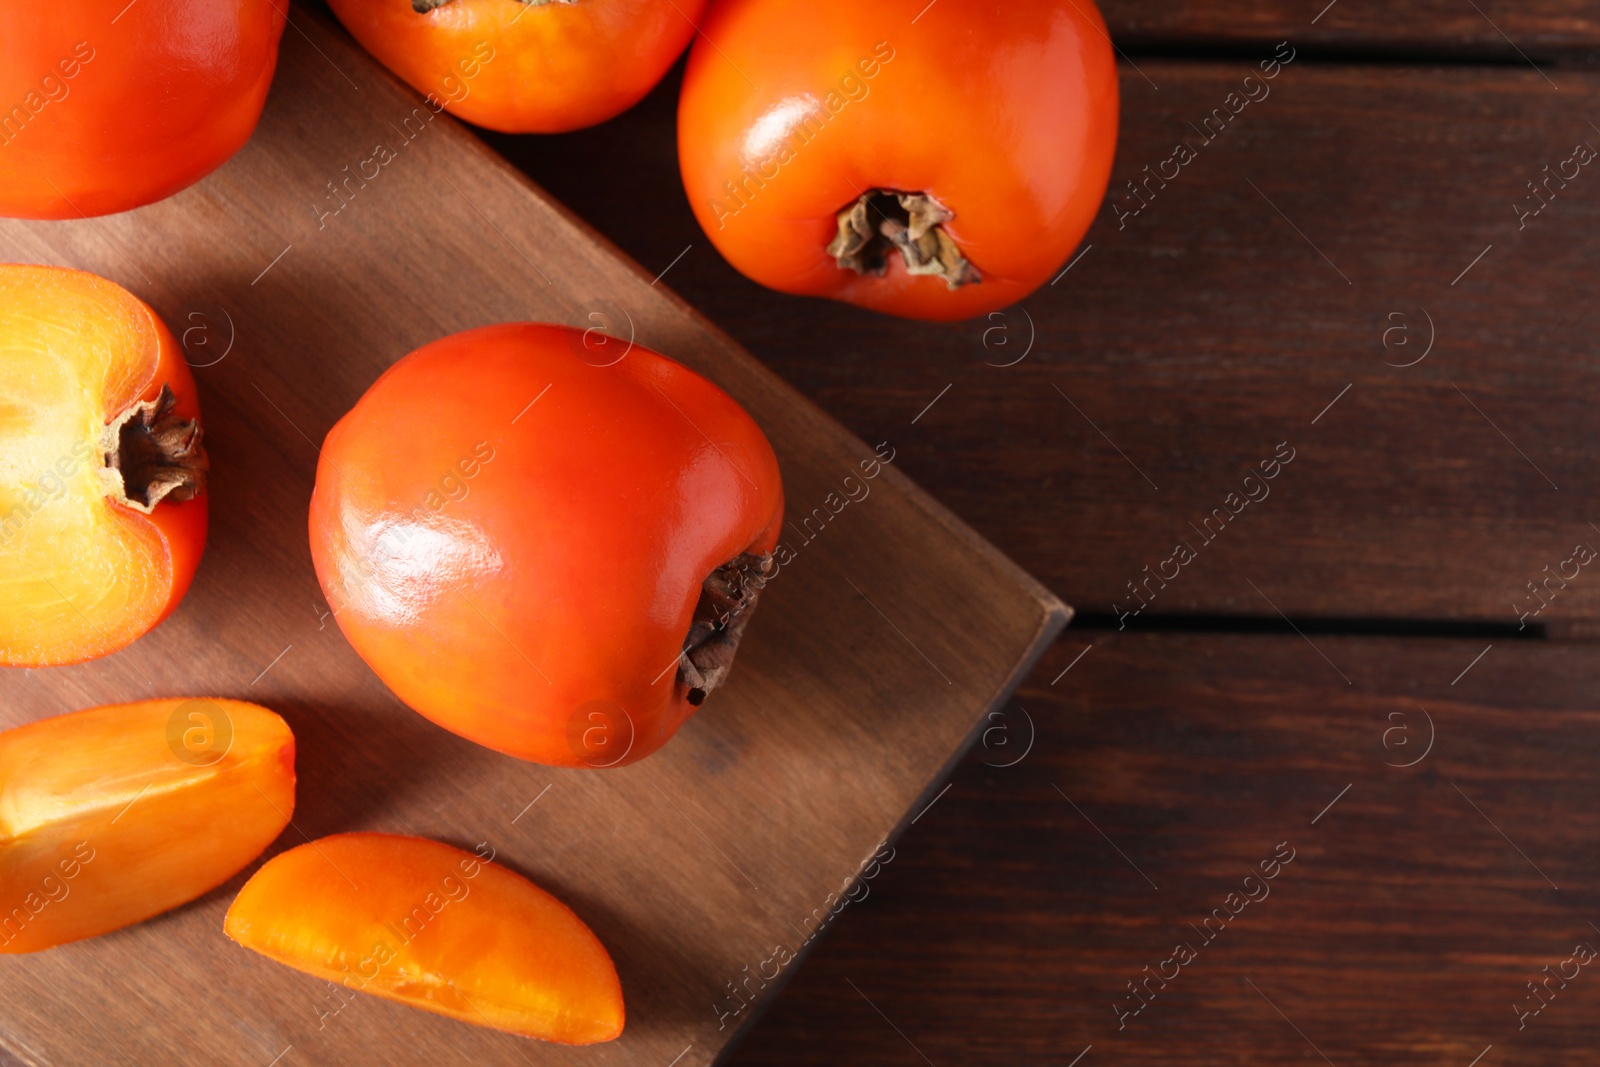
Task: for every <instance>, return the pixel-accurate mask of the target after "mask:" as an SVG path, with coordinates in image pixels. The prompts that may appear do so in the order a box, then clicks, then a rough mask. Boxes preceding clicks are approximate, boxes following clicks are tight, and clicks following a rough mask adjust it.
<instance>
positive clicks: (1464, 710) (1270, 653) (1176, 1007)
mask: <svg viewBox="0 0 1600 1067" xmlns="http://www.w3.org/2000/svg"><path fill="white" fill-rule="evenodd" d="M1317 646H1318V648H1320V650H1321V652H1322V653H1325V654H1326V655H1327V657H1328V659H1329V660H1331V661H1332V663H1333V664H1337V669H1338V670H1339V671H1342V672H1343V673H1344V674H1345V675H1347V676H1348V677H1349V679H1350V681H1351V684H1349V685H1346V684H1345V682H1344V680H1343V679H1342V678H1341V677H1340V675H1339V674H1338V673H1336V672H1335V669H1334V668H1333V667H1332V666H1330V664H1329V662H1327V661H1325V660H1324V659H1323V658H1322V657H1321V655H1319V653H1318V651H1317V650H1316V649H1313V648H1311V647H1308V646H1307V644H1306V642H1304V641H1302V640H1301V639H1300V638H1298V637H1295V636H1293V635H1290V636H1287V637H1262V636H1255V637H1225V636H1177V635H1148V634H1144V635H1136V634H1131V633H1129V634H1120V635H1099V636H1098V637H1097V639H1096V641H1095V644H1094V647H1093V649H1092V651H1090V652H1089V653H1087V654H1086V655H1084V657H1083V658H1082V659H1081V660H1079V661H1078V662H1077V664H1076V666H1073V667H1072V669H1071V671H1070V672H1069V673H1067V674H1066V675H1065V676H1064V677H1061V678H1060V680H1059V681H1057V682H1055V684H1054V685H1052V684H1051V680H1052V679H1055V678H1057V677H1058V673H1059V672H1060V671H1061V670H1062V669H1063V668H1065V667H1067V666H1068V665H1069V664H1071V663H1072V662H1073V660H1074V658H1075V657H1076V656H1078V655H1079V653H1080V651H1081V649H1082V648H1083V647H1085V642H1084V641H1082V640H1075V639H1073V637H1072V635H1071V634H1070V632H1069V634H1068V636H1067V637H1066V638H1065V639H1064V640H1063V641H1062V642H1061V643H1060V644H1059V645H1058V646H1057V647H1056V648H1055V649H1054V650H1053V651H1052V652H1051V654H1050V655H1049V656H1047V657H1046V661H1045V662H1044V663H1043V664H1041V666H1040V669H1039V670H1038V671H1036V672H1035V674H1034V675H1033V678H1032V680H1031V682H1030V684H1029V685H1027V686H1025V687H1024V688H1023V690H1022V691H1021V692H1019V694H1018V697H1017V700H1016V702H1015V703H1014V704H1012V705H1011V706H1010V707H1009V708H1008V709H1007V713H1006V714H1005V715H1004V716H1002V717H1000V718H997V719H995V720H994V723H993V727H994V729H993V731H992V732H991V734H990V737H989V739H988V740H989V742H990V743H989V744H988V745H987V746H986V747H984V748H979V749H975V750H974V751H973V753H972V754H971V755H970V757H969V758H968V760H967V761H966V763H965V764H963V766H962V768H961V770H960V771H959V772H958V773H957V774H956V775H955V777H954V786H953V788H952V789H951V790H950V792H949V793H947V794H946V795H945V796H944V797H943V798H942V799H940V800H939V802H938V803H937V804H936V805H935V806H934V807H933V808H932V809H931V810H929V811H928V812H927V813H926V814H924V815H923V816H922V817H921V818H920V819H919V820H918V822H917V823H916V825H915V826H913V827H911V828H910V830H909V832H908V833H907V834H906V836H905V837H904V838H903V839H902V840H901V841H900V842H899V843H898V845H897V851H896V854H895V856H894V858H893V860H892V861H891V862H890V863H888V864H887V865H885V866H884V868H883V871H882V873H881V874H880V875H879V876H878V877H877V878H876V879H874V880H873V881H871V882H870V883H869V884H870V886H871V892H870V894H869V895H868V896H867V897H866V898H865V899H863V900H860V901H859V902H858V903H855V904H853V905H851V906H850V907H849V908H848V909H846V911H845V912H844V913H843V914H842V915H841V917H840V919H839V920H838V925H837V926H836V928H835V929H834V930H833V932H832V933H831V934H830V935H829V936H828V939H827V940H826V941H825V942H824V943H823V945H822V946H821V948H820V949H819V950H818V952H817V953H816V955H815V956H814V957H813V959H812V961H811V962H810V963H808V965H807V967H806V969H805V971H804V972H802V974H801V975H800V976H799V977H798V978H797V979H796V981H795V983H794V984H793V985H792V986H791V987H790V989H789V990H788V991H787V992H786V993H785V995H784V996H783V997H782V998H780V999H779V1001H778V1003H777V1004H776V1006H775V1007H774V1008H773V1010H772V1011H771V1012H770V1013H769V1014H768V1016H767V1017H766V1018H765V1019H764V1020H763V1022H762V1023H761V1024H760V1025H759V1026H758V1027H757V1028H756V1030H755V1032H754V1033H753V1035H752V1036H751V1037H750V1039H749V1040H748V1041H747V1042H746V1043H745V1044H744V1045H743V1046H742V1047H741V1048H740V1049H739V1050H738V1051H737V1052H736V1053H735V1055H734V1057H733V1059H732V1062H733V1063H736V1064H749V1065H752V1067H753V1065H755V1064H764V1065H772V1067H777V1065H786V1067H801V1065H806V1064H819V1065H820V1064H835V1063H842V1062H848V1063H873V1064H883V1065H899V1064H904V1065H907V1067H910V1065H925V1064H926V1063H928V1062H931V1063H935V1064H940V1065H943V1064H994V1065H1000V1064H1006V1065H1014V1064H1039V1065H1044V1064H1050V1065H1066V1064H1069V1063H1073V1062H1076V1063H1077V1064H1078V1067H1097V1065H1104V1064H1152V1065H1153V1064H1176V1065H1195V1067H1201V1065H1205V1067H1211V1065H1214V1064H1219V1063H1228V1064H1244V1065H1262V1067H1266V1065H1278V1064H1284V1063H1307V1064H1310V1063H1317V1064H1320V1063H1322V1062H1324V1061H1323V1059H1322V1058H1321V1057H1319V1056H1318V1054H1317V1052H1316V1051H1314V1050H1313V1048H1312V1044H1313V1043H1314V1044H1315V1048H1316V1049H1317V1050H1320V1052H1321V1053H1322V1054H1323V1055H1325V1056H1326V1058H1327V1061H1328V1062H1331V1063H1334V1064H1340V1065H1344V1064H1356V1063H1427V1064H1448V1065H1452V1067H1467V1065H1468V1064H1470V1063H1472V1062H1474V1059H1475V1057H1477V1056H1479V1055H1480V1054H1481V1053H1483V1052H1484V1050H1485V1049H1486V1048H1487V1047H1488V1046H1490V1045H1493V1046H1494V1047H1493V1050H1492V1051H1490V1052H1488V1054H1487V1055H1486V1056H1484V1057H1483V1059H1482V1060H1480V1061H1477V1062H1479V1064H1480V1067H1495V1065H1497V1064H1508V1063H1522V1064H1577V1063H1584V1062H1588V1059H1589V1057H1590V1056H1591V1055H1592V1052H1591V1050H1592V1048H1593V1044H1594V1033H1595V1030H1594V1019H1595V1014H1596V1010H1597V1006H1600V980H1597V977H1600V976H1597V975H1596V974H1595V973H1592V972H1593V971H1594V968H1593V967H1592V966H1590V967H1583V968H1581V969H1579V970H1580V974H1579V977H1577V978H1576V979H1573V980H1571V981H1570V982H1568V987H1567V988H1565V989H1561V988H1559V987H1558V986H1556V985H1554V984H1552V986H1551V989H1552V990H1553V991H1554V993H1555V995H1554V998H1553V999H1550V1003H1549V1004H1548V1006H1547V1007H1545V1008H1544V1009H1543V1010H1542V1011H1541V1012H1540V1013H1539V1014H1538V1015H1537V1016H1533V1017H1530V1018H1528V1019H1527V1020H1526V1025H1525V1027H1522V1028H1519V1020H1518V1017H1517V1015H1516V1014H1515V1013H1514V1012H1513V1010H1512V1005H1513V1004H1522V1005H1524V1007H1525V1008H1530V1007H1531V1006H1532V1005H1533V1002H1532V1001H1531V998H1530V994H1529V991H1528V989H1527V986H1526V983H1527V982H1529V981H1542V979H1543V977H1544V972H1543V971H1542V968H1543V967H1545V966H1546V965H1549V966H1551V967H1552V968H1555V967H1557V966H1559V965H1560V964H1561V963H1562V961H1564V960H1567V959H1568V958H1569V957H1570V956H1571V955H1572V952H1573V948H1574V946H1575V945H1576V944H1579V943H1585V944H1587V945H1590V946H1593V947H1594V948H1595V949H1600V930H1597V928H1596V924H1597V923H1600V857H1597V855H1596V852H1595V849H1594V847H1593V842H1594V840H1595V838H1596V835H1597V834H1600V782H1597V779H1596V776H1595V774H1594V770H1593V759H1594V740H1593V739H1594V731H1595V727H1596V723H1597V722H1600V702H1597V698H1596V693H1600V651H1597V650H1596V649H1595V648H1594V647H1593V646H1587V645H1582V644H1558V643H1543V642H1520V643H1512V644H1507V645H1501V644H1496V645H1495V646H1494V648H1493V649H1492V650H1491V651H1490V652H1489V653H1488V654H1487V655H1486V656H1484V657H1483V659H1482V660H1480V661H1478V662H1477V664H1476V665H1475V666H1473V667H1472V669H1471V670H1470V671H1468V672H1467V674H1466V675H1465V677H1462V678H1461V679H1460V681H1459V682H1457V683H1456V684H1454V685H1452V680H1453V679H1455V678H1456V677H1457V676H1458V675H1459V674H1460V673H1461V671H1462V669H1463V668H1465V667H1467V666H1468V664H1469V663H1471V662H1472V660H1473V658H1474V657H1475V656H1477V655H1478V653H1479V652H1480V651H1482V649H1483V644H1482V643H1475V642H1467V641H1443V640H1427V641H1424V640H1417V641H1405V642H1396V641H1374V640H1367V639H1345V638H1319V639H1318V640H1317ZM1024 709H1025V710H1026V714H1027V716H1031V723H1032V726H1033V727H1035V728H1036V731H1037V732H1036V734H1031V733H1030V726H1029V721H1030V720H1029V719H1028V718H1025V717H1024ZM1424 711H1426V712H1427V714H1428V715H1431V720H1432V725H1433V728H1434V731H1435V732H1434V734H1433V736H1434V738H1435V740H1434V742H1433V746H1432V749H1431V751H1430V750H1427V749H1426V747H1425V746H1426V745H1427V741H1428V737H1429V725H1428V719H1427V718H1426V717H1425V715H1424ZM1030 736H1033V737H1034V743H1033V746H1032V749H1031V750H1026V749H1025V745H1026V742H1027V741H1028V739H1029V737H1030ZM1386 741H1387V747H1386V744H1385V742H1386ZM1002 742H1004V743H1002ZM1402 742H1404V743H1402ZM1024 751H1026V753H1027V754H1026V755H1025V756H1024V755H1023V753H1024ZM1425 752H1426V755H1424V753H1425ZM1018 757H1021V759H1020V761H1018ZM1419 758H1420V759H1419ZM1414 761H1415V765H1414V766H1411V767H1409V768H1406V767H1397V766H1392V765H1393V764H1404V763H1410V762H1414ZM1010 763H1014V765H1012V766H1007V764H1010ZM1386 764H1389V765H1386ZM1347 787H1348V788H1347ZM1330 805H1331V807H1330ZM1502 831H1503V834H1504V836H1502ZM1280 842H1288V845H1289V847H1290V848H1292V849H1294V852H1295V858H1294V860H1293V861H1292V862H1291V863H1289V864H1288V865H1287V866H1284V867H1283V868H1282V870H1281V872H1280V873H1279V875H1278V877H1276V878H1275V879H1273V880H1272V881H1271V882H1270V883H1269V884H1268V886H1267V889H1266V892H1267V894H1268V895H1266V896H1265V897H1264V898H1263V899H1260V900H1259V901H1257V902H1254V903H1249V904H1247V905H1244V906H1243V907H1242V910H1241V911H1240V912H1239V914H1238V915H1237V916H1236V917H1234V918H1232V919H1231V921H1229V922H1228V923H1227V925H1226V927H1225V929H1223V930H1222V931H1221V932H1220V933H1216V934H1214V940H1213V941H1212V942H1211V943H1209V944H1208V943H1206V942H1205V941H1204V938H1203V937H1202V936H1201V935H1199V934H1197V933H1196V931H1195V930H1194V929H1193V928H1191V927H1190V925H1189V924H1190V923H1194V924H1196V925H1197V926H1198V925H1200V924H1201V923H1202V922H1203V920H1204V919H1205V918H1206V917H1207V916H1208V915H1210V914H1211V912H1212V910H1213V909H1216V908H1219V907H1220V908H1227V907H1229V905H1228V904H1226V903H1225V901H1226V900H1227V897H1228V894H1229V893H1232V892H1243V891H1244V878H1245V876H1246V875H1247V874H1249V873H1250V872H1251V871H1252V870H1255V869H1256V868H1257V867H1258V864H1259V862H1260V861H1261V860H1263V859H1266V858H1268V857H1269V856H1271V855H1272V854H1273V853H1274V851H1275V849H1276V847H1277V846H1278V845H1279V843H1280ZM1119 850H1120V851H1119ZM1547 877H1548V879H1549V881H1547V880H1546V879H1547ZM1147 878H1148V881H1147V880H1146V879H1147ZM1552 881H1553V882H1554V884H1555V885H1557V886H1559V887H1560V888H1559V889H1555V888H1553V887H1552V884H1551V882H1552ZM1152 883H1153V884H1152ZM1156 887H1159V888H1156ZM1250 891H1252V892H1254V893H1256V895H1257V896H1260V895H1261V893H1262V892H1263V891H1262V890H1261V889H1260V888H1259V887H1257V886H1256V885H1255V884H1254V883H1252V886H1251V890H1250ZM1217 925H1218V924H1217V922H1216V921H1215V920H1213V923H1212V926H1211V927H1210V929H1212V930H1215V928H1216V926H1217ZM1180 943H1188V944H1190V945H1191V946H1193V947H1194V948H1195V949H1196V951H1197V956H1196V958H1195V959H1194V960H1193V961H1192V962H1191V963H1190V964H1189V965H1187V966H1184V967H1182V968H1181V970H1180V973H1179V975H1178V977H1176V978H1175V979H1172V980H1171V981H1170V982H1169V984H1168V987H1167V988H1166V989H1164V990H1163V989H1161V988H1160V986H1159V984H1157V983H1154V982H1152V984H1151V989H1152V990H1154V991H1155V993H1156V995H1155V998H1154V999H1153V1000H1151V1001H1150V1003H1149V1006H1148V1007H1146V1008H1145V1009H1144V1010H1143V1011H1142V1012H1141V1013H1140V1014H1139V1015H1137V1016H1134V1017H1132V1018H1129V1019H1127V1020H1126V1026H1125V1028H1123V1029H1120V1030H1119V1029H1118V1016H1117V1014H1116V1013H1115V1012H1114V1011H1113V1005H1114V1004H1119V1003H1120V1005H1121V1006H1122V1007H1123V1008H1124V1009H1128V1008H1132V1007H1136V1006H1137V1003H1136V1002H1135V1001H1134V1000H1133V998H1132V996H1131V995H1130V993H1129V991H1128V988H1127V983H1128V982H1129V981H1142V980H1143V978H1144V976H1145V973H1146V972H1145V971H1144V968H1145V967H1146V966H1149V967H1150V968H1151V969H1152V970H1154V969H1156V968H1158V967H1159V966H1160V965H1161V961H1163V960H1166V959H1168V958H1170V957H1171V956H1172V953H1173V949H1174V947H1175V946H1176V945H1178V944H1180ZM1173 966H1174V965H1172V964H1169V965H1167V966H1166V971H1167V973H1168V974H1169V975H1170V974H1171V973H1172V971H1173ZM1573 969H1574V968H1573V966H1572V965H1568V966H1567V971H1568V973H1569V974H1570V972H1571V971H1572V970H1573ZM1547 999H1549V998H1547ZM880 1012H881V1014H880ZM1280 1012H1281V1013H1282V1014H1280ZM1285 1017H1287V1018H1285ZM1291 1021H1292V1024H1291ZM1296 1028H1298V1030H1299V1031H1300V1033H1297V1032H1296ZM897 1029H898V1032H897ZM1302 1034H1303V1035H1304V1036H1302ZM1308 1039H1309V1040H1308ZM1091 1044H1092V1045H1093V1049H1092V1050H1091V1051H1089V1052H1088V1053H1087V1054H1086V1055H1084V1056H1083V1058H1082V1059H1081V1060H1076V1061H1075V1060H1074V1057H1076V1056H1078V1055H1079V1054H1080V1053H1081V1052H1083V1050H1084V1049H1085V1048H1086V1047H1087V1046H1089V1045H1091ZM913 1046H914V1047H913Z"/></svg>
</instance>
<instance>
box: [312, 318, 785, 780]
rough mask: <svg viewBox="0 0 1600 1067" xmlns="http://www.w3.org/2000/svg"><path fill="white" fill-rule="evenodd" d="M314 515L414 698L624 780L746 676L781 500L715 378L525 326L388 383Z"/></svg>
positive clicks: (501, 740) (346, 609) (442, 717)
mask: <svg viewBox="0 0 1600 1067" xmlns="http://www.w3.org/2000/svg"><path fill="white" fill-rule="evenodd" d="M310 520H311V521H310V534H311V558H312V561H313V563H315V565H316V570H317V576H318V578H319V579H320V580H321V583H322V588H323V591H324V593H325V594H326V595H327V597H328V602H329V604H330V605H332V608H333V611H334V618H335V619H337V620H338V623H339V627H340V628H341V629H342V630H343V631H344V634H345V636H346V637H347V638H348V639H349V641H350V643H351V644H352V645H353V646H354V647H355V649H356V651H357V652H358V653H360V655H361V657H362V658H363V659H365V660H366V661H367V663H368V664H369V665H370V666H371V667H372V669H373V670H374V671H376V672H377V673H378V676H379V677H381V678H382V679H383V680H384V682H385V683H386V684H387V685H388V686H389V688H390V689H392V690H393V691H394V692H395V694H396V695H397V696H399V697H400V699H401V700H403V701H405V702H406V703H407V704H409V705H410V706H411V707H413V708H415V709H416V710H417V711H419V712H421V713H422V714H423V715H425V716H427V717H428V718H430V719H432V720H433V721H434V722H436V723H439V724H440V725H441V726H444V727H446V728H447V729H450V730H454V731H455V732H456V733H458V734H461V735H462V736H464V737H468V738H470V739H472V740H474V741H477V742H478V743H479V744H483V745H487V746H489V747H490V748H494V749H498V750H499V751H501V752H506V753H509V754H511V755H513V756H518V757H520V758H522V759H528V760H534V761H536V762H540V763H547V764H554V765H558V766H569V767H581V766H587V767H611V766H620V765H622V764H624V763H628V762H632V761H634V760H637V759H641V758H643V757H644V756H647V755H649V754H650V753H651V752H654V751H655V750H656V749H657V748H659V747H660V746H661V745H662V744H664V743H665V742H666V740H667V739H668V738H669V737H671V736H672V734H673V733H674V731H676V730H677V729H678V727H679V726H680V725H682V723H683V722H684V721H685V720H686V719H688V718H689V716H690V715H692V714H693V713H694V711H695V708H696V707H698V706H699V704H700V702H701V701H702V700H703V699H705V697H706V694H707V693H708V692H710V691H711V690H712V689H713V688H715V687H716V685H718V684H719V683H720V682H721V681H722V679H723V678H724V677H725V675H726V673H727V671H728V669H729V666H730V663H731V660H732V656H733V653H734V650H735V649H736V647H737V644H738V640H739V638H740V635H741V633H742V632H743V629H744V627H745V625H746V624H747V623H748V622H749V619H750V617H751V612H752V611H753V608H754V601H755V600H756V597H757V594H758V593H759V591H760V589H761V588H763V587H764V585H765V582H766V580H767V578H768V577H769V576H770V574H771V568H772V566H773V559H772V553H773V550H774V548H775V547H776V544H777V539H778V534H779V529H780V526H781V524H782V521H783V487H782V483H781V480H780V478H779V475H778V461H777V458H776V457H775V456H774V455H773V452H772V446H771V445H770V444H768V442H767V439H766V437H765V436H764V435H763V434H762V432H761V429H760V427H758V426H757V425H756V423H755V421H754V420H753V419H751V417H750V416H749V415H748V414H747V413H746V412H745V411H744V409H743V408H741V407H740V406H739V405H738V404H737V403H736V402H735V401H734V400H733V398H732V397H730V396H728V394H726V393H724V392H723V391H722V390H721V389H719V388H717V386H715V385H713V384H712V383H711V382H709V381H707V380H706V379H704V378H702V377H700V375H698V374H696V373H694V372H693V371H691V370H689V369H688V368H686V367H683V366H681V365H680V364H677V363H674V362H673V361H672V360H670V359H667V358H666V357H665V356H662V355H659V354H657V353H655V352H651V351H649V350H647V349H645V348H643V347H642V346H640V345H631V346H630V345H629V344H628V342H626V341H622V340H618V339H616V338H608V337H606V336H605V335H604V334H600V333H598V332H588V333H585V332H582V331H579V330H575V329H570V328H568V327H565V326H550V325H540V324H536V323H509V324H505V325H500V326H486V327H481V328H479V329H475V330H468V331H466V332H464V333H459V334H455V335H453V336H450V337H446V338H443V339H442V340H439V341H435V342H433V343H432V344H428V345H424V346H423V347H422V348H420V349H418V350H417V351H415V352H413V353H411V354H410V355H408V356H406V357H405V358H404V359H402V360H400V361H399V362H398V363H396V364H395V365H394V366H393V367H391V368H390V369H389V370H388V371H387V372H386V373H385V374H384V375H383V376H382V377H380V378H379V379H378V381H377V382H376V383H374V384H373V386H372V388H371V389H369V390H367V393H366V395H365V396H363V397H362V398H361V400H360V401H359V402H358V403H357V404H356V406H355V407H354V408H353V409H352V410H351V411H350V412H349V413H348V414H346V415H345V417H344V418H343V419H341V420H339V422H338V423H337V424H335V426H334V427H333V429H332V430H330V431H329V433H328V436H327V439H326V440H325V441H324V442H323V447H322V456H321V460H320V462H319V463H318V464H317V482H316V488H315V489H314V490H313V492H312V497H311V516H310Z"/></svg>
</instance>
